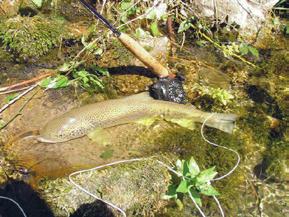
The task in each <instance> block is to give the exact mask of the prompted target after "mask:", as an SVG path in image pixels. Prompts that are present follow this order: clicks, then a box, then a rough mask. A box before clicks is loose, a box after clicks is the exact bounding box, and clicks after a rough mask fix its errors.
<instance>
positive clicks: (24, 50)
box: [0, 16, 65, 61]
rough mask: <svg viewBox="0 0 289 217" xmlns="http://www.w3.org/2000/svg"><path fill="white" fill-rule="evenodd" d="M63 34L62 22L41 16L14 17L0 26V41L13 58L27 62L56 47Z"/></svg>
mask: <svg viewBox="0 0 289 217" xmlns="http://www.w3.org/2000/svg"><path fill="white" fill-rule="evenodd" d="M63 33H65V28H64V25H63V21H61V20H58V19H47V18H44V17H41V16H34V17H20V16H17V17H14V18H10V19H8V20H6V21H5V22H3V23H2V24H1V25H0V39H1V40H2V43H3V48H6V50H7V51H9V52H10V53H11V54H12V55H13V56H14V58H16V59H18V60H20V61H27V60H29V59H31V58H35V59H37V58H38V57H40V56H42V55H44V54H46V53H47V52H48V51H49V50H50V49H51V48H53V47H55V46H57V45H58V44H59V42H60V38H61V36H62V35H63Z"/></svg>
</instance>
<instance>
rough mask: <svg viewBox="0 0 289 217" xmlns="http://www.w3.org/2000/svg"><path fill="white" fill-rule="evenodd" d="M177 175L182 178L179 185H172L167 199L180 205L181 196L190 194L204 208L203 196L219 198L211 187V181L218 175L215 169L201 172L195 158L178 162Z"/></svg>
mask: <svg viewBox="0 0 289 217" xmlns="http://www.w3.org/2000/svg"><path fill="white" fill-rule="evenodd" d="M175 172H176V174H177V175H178V176H179V177H180V179H179V182H178V183H177V184H175V183H172V184H171V185H170V186H169V188H168V192H167V194H166V196H165V199H171V198H173V199H175V200H176V201H177V203H178V204H180V203H181V201H180V194H186V193H187V194H188V195H189V196H190V198H191V199H192V201H193V202H194V203H196V204H197V205H198V206H202V202H201V197H200V195H201V194H204V195H207V196H217V195H219V193H218V191H217V190H216V189H215V188H214V187H213V186H212V185H211V183H210V181H212V179H213V178H214V177H215V176H216V175H217V172H216V171H215V167H211V168H209V169H206V170H203V171H200V168H199V166H198V164H197V162H196V161H195V159H194V158H193V157H191V158H190V160H177V162H176V168H175Z"/></svg>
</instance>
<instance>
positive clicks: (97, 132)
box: [87, 127, 110, 145]
mask: <svg viewBox="0 0 289 217" xmlns="http://www.w3.org/2000/svg"><path fill="white" fill-rule="evenodd" d="M87 136H88V138H89V139H91V140H92V141H94V142H96V143H99V144H102V145H106V144H108V143H109V141H110V135H109V133H108V131H106V130H105V129H104V128H100V127H98V128H95V129H94V130H92V131H90V132H89V133H88V134H87Z"/></svg>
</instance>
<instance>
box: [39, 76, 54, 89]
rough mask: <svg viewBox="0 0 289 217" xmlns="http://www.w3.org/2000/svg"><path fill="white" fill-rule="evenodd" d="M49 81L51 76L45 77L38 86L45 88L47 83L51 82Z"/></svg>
mask: <svg viewBox="0 0 289 217" xmlns="http://www.w3.org/2000/svg"><path fill="white" fill-rule="evenodd" d="M51 81H52V78H51V77H48V78H45V79H43V80H42V81H41V82H40V83H39V86H40V87H43V88H47V87H48V85H49V84H50V83H51Z"/></svg>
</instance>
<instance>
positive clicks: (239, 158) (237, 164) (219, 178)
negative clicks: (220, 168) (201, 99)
mask: <svg viewBox="0 0 289 217" xmlns="http://www.w3.org/2000/svg"><path fill="white" fill-rule="evenodd" d="M214 115H215V114H214V113H213V114H211V115H209V116H208V117H207V118H206V119H205V121H204V122H203V124H202V127H201V135H202V138H203V139H204V140H205V141H206V142H207V143H209V144H211V145H213V146H215V147H219V148H223V149H226V150H228V151H231V152H233V153H234V154H235V155H236V156H237V159H238V160H237V163H236V164H235V166H234V167H233V168H232V169H231V170H230V171H229V172H228V173H227V174H225V175H223V176H220V177H217V178H215V179H212V181H217V180H221V179H224V178H226V177H227V176H229V175H230V174H231V173H233V172H234V171H235V170H236V169H237V167H238V166H239V164H240V161H241V157H240V155H239V153H238V152H237V151H235V150H234V149H231V148H228V147H225V146H222V145H218V144H216V143H214V142H211V141H209V140H208V139H207V138H206V137H205V136H204V127H205V124H206V123H207V121H208V120H209V119H210V118H212V117H213V116H214Z"/></svg>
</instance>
